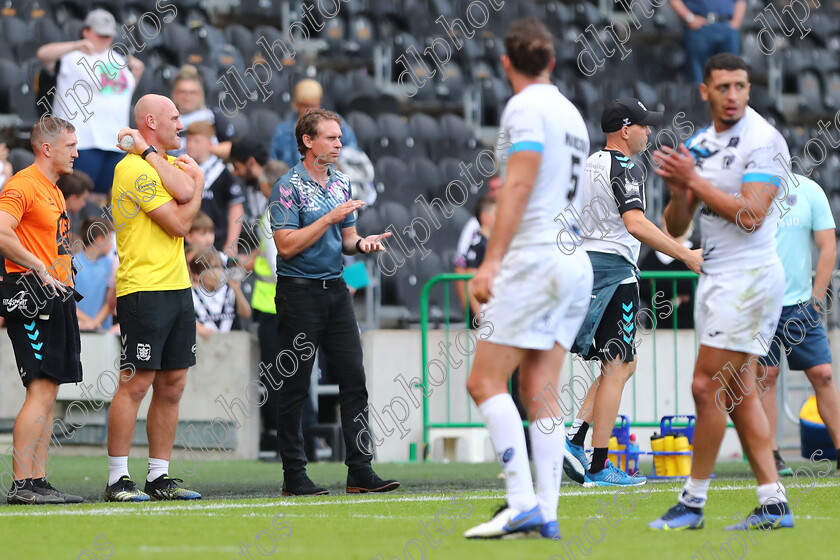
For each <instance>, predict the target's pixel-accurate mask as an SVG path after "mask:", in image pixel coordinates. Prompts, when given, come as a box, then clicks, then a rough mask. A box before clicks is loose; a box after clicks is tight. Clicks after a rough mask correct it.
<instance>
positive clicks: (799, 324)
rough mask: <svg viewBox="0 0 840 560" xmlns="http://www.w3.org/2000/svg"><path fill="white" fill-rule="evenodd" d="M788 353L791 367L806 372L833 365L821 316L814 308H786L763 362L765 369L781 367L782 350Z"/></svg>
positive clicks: (789, 306) (795, 306)
mask: <svg viewBox="0 0 840 560" xmlns="http://www.w3.org/2000/svg"><path fill="white" fill-rule="evenodd" d="M782 346H784V348H785V352H786V353H787V354H786V355H787V360H788V366H790V369H792V370H794V371H803V370H806V369H810V368H812V367H814V366H818V365H820V364H830V363H831V349H830V348H829V347H828V339H827V338H826V336H825V328H823V325H822V321H821V320H820V315H819V313H818V312H817V311H816V310H815V309H814V307H813V306H812V305H810V304H807V303H804V304H802V305H786V306H784V307H782V316H781V318H780V319H779V324H778V325H777V326H776V334H775V335H774V336H773V339H772V340H771V341H770V352H769V353H768V354H767V356H765V357H763V358H759V360H760V361H761V364H762V365H765V366H776V367H777V366H778V365H779V357H780V353H781V347H782Z"/></svg>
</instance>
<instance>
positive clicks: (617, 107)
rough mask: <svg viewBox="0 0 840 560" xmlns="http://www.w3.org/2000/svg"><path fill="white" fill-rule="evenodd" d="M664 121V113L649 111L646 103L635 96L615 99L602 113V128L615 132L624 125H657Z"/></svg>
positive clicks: (605, 130)
mask: <svg viewBox="0 0 840 560" xmlns="http://www.w3.org/2000/svg"><path fill="white" fill-rule="evenodd" d="M660 122H662V113H658V112H656V111H648V108H647V107H645V106H644V104H643V103H642V102H641V101H639V100H638V99H635V98H633V97H623V98H621V99H613V101H612V103H610V104H609V106H607V108H606V109H604V113H603V114H602V115H601V130H602V131H604V132H615V131H617V130H621V127H623V126H632V125H634V124H642V125H657V124H659V123H660Z"/></svg>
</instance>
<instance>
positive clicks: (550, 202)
mask: <svg viewBox="0 0 840 560" xmlns="http://www.w3.org/2000/svg"><path fill="white" fill-rule="evenodd" d="M505 50H506V54H505V55H503V56H502V60H501V62H502V66H503V68H504V69H505V72H506V74H507V77H508V80H509V81H510V83H511V85H512V88H513V91H514V94H515V95H514V96H513V97H512V98H511V99H510V101H508V104H507V106H506V107H505V110H504V112H503V113H502V123H501V124H502V133H501V138H502V140H503V142H504V144H505V148H506V149H502V151H501V153H499V159H500V160H502V161H507V170H506V174H505V180H504V186H503V187H502V190H501V193H500V195H499V201H498V207H497V217H496V224H495V227H494V229H493V232H492V233H491V235H490V240H489V242H488V245H487V251H486V253H485V258H484V262H483V263H482V264H481V266H480V267H479V269H478V271H477V272H476V274H475V276H474V277H473V279H472V281H471V282H470V292H471V293H472V294H473V295H474V296H475V298H476V299H477V300H478V301H479V302H480V303H487V305H486V306H485V308H484V311H483V318H482V319H481V322H482V323H488V324H490V325H492V327H493V332H492V334H490V335H489V337H487V340H481V341H479V343H478V348H477V349H476V355H475V364H474V366H473V369H472V372H471V373H470V377H469V379H468V380H467V389H468V390H469V392H470V396H472V398H473V400H474V401H475V403H476V404H477V405H478V408H479V410H480V412H481V415H482V417H483V418H484V420H485V423H486V425H487V429H488V430H489V432H490V437H491V439H492V441H493V445H494V447H495V450H496V453H497V455H498V457H499V461H500V462H501V463H502V467H503V469H504V472H505V484H506V486H507V503H506V504H505V505H504V506H502V507H501V508H500V509H499V511H498V512H497V513H496V515H494V516H493V518H492V519H490V520H489V521H487V522H486V523H482V524H480V525H478V526H476V527H473V528H471V529H469V530H468V531H467V532H466V533H465V534H464V536H465V537H467V538H500V537H502V536H505V535H509V534H512V533H528V532H534V531H539V533H540V534H541V535H542V536H543V537H545V538H552V539H557V538H559V535H560V532H559V529H558V526H557V503H558V498H559V490H560V476H561V473H562V465H563V441H564V435H563V420H562V417H563V415H562V413H561V412H560V411H559V405H558V403H555V402H550V403H549V404H547V405H546V407H547V408H548V410H546V408H541V407H542V404H541V401H540V400H539V399H537V398H536V397H537V396H538V393H539V391H540V390H542V389H543V388H544V387H546V386H551V385H554V386H555V387H557V386H559V382H560V379H559V376H560V372H561V369H562V365H563V361H564V359H565V357H566V352H567V351H568V349H569V348H570V347H571V345H572V341H573V340H574V337H575V333H577V331H578V328H579V327H580V324H581V321H583V316H584V314H585V313H586V309H587V306H588V300H589V292H590V291H591V289H592V267H591V266H590V265H589V259H588V258H587V257H586V255H585V254H584V252H583V251H575V252H572V253H571V254H566V253H564V252H562V251H561V250H560V248H559V247H558V246H557V240H558V236H559V233H560V227H559V225H558V224H556V223H555V221H554V218H555V216H557V215H558V214H559V213H560V212H562V211H563V209H564V208H565V207H566V206H567V205H568V204H569V202H571V201H572V200H574V197H575V191H576V189H577V186H578V185H579V183H580V176H579V172H580V164H581V163H582V162H583V161H584V160H585V159H586V156H587V155H588V153H589V135H588V133H587V129H586V125H585V124H584V121H583V118H582V117H581V115H580V113H579V112H578V110H577V109H576V108H575V106H574V105H573V104H572V103H571V102H570V101H569V100H568V99H566V98H565V97H564V96H563V94H561V93H560V91H559V90H558V89H557V87H556V86H554V85H552V84H551V81H550V74H551V70H552V68H553V67H554V38H553V37H552V36H551V34H550V33H549V31H548V29H547V28H546V27H545V25H543V24H542V23H541V22H539V21H538V20H536V19H533V18H529V19H524V20H518V21H515V22H513V23H512V24H511V25H510V27H509V28H508V31H507V35H506V38H505ZM479 317H482V313H480V314H479ZM516 367H519V371H520V376H521V377H520V384H521V394H522V401H523V403H524V405H525V408H526V410H527V412H528V420H529V421H530V426H529V428H528V430H529V434H530V436H531V450H532V455H533V459H534V463H535V466H536V474H537V491H536V492H534V487H533V481H532V478H531V467H530V464H529V462H528V452H527V450H526V447H525V432H524V430H523V428H522V422H521V420H520V418H519V412H518V411H517V409H516V405H515V404H514V402H513V399H512V398H511V396H510V393H509V392H508V380H509V379H510V376H511V374H512V373H513V370H514V369H515V368H516ZM550 400H551V401H553V399H550Z"/></svg>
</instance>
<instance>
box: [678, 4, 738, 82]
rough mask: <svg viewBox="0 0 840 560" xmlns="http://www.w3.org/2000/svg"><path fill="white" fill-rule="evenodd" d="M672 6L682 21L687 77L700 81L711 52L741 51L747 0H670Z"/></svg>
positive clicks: (736, 52) (693, 80)
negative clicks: (741, 31) (683, 23)
mask: <svg viewBox="0 0 840 560" xmlns="http://www.w3.org/2000/svg"><path fill="white" fill-rule="evenodd" d="M669 3H670V5H671V8H672V9H673V10H674V11H675V12H676V13H677V15H678V16H679V17H680V19H681V20H683V21H684V22H685V29H684V31H683V47H684V48H685V70H686V78H687V79H688V81H689V82H690V83H692V84H701V83H703V66H704V65H705V64H706V61H707V60H708V59H709V58H711V57H712V55H715V54H718V53H727V52H728V53H732V54H739V53H740V52H741V37H740V29H741V23H742V22H743V21H744V13H745V12H746V10H747V2H746V0H670V2H669Z"/></svg>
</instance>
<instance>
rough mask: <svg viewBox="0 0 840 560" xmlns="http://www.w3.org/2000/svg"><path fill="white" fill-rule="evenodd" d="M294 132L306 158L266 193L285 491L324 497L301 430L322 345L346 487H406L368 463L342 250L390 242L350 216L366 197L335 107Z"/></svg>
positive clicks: (358, 357) (309, 117) (363, 397)
mask: <svg viewBox="0 0 840 560" xmlns="http://www.w3.org/2000/svg"><path fill="white" fill-rule="evenodd" d="M295 138H296V139H297V145H298V151H300V153H301V155H302V156H303V160H302V161H301V162H300V163H298V164H297V165H295V166H294V167H293V168H292V169H291V170H290V171H289V172H288V173H286V174H285V175H283V176H282V177H281V178H280V180H279V181H278V182H277V185H275V186H274V188H273V190H272V192H271V197H270V199H269V213H270V219H271V229H272V230H273V232H274V242H275V243H276V244H277V252H278V256H277V295H276V298H275V302H276V305H277V318H278V321H279V327H278V332H279V336H280V344H279V345H278V347H279V348H283V350H282V351H281V353H280V354H279V355H278V357H277V360H276V363H275V364H274V365H275V366H276V368H277V370H279V373H280V375H279V376H275V378H274V380H273V381H274V382H275V383H277V384H278V385H280V386H279V387H278V389H279V411H278V413H279V427H278V434H277V435H278V438H279V449H280V457H281V458H282V460H283V475H284V481H283V495H284V496H301V495H315V494H326V493H327V490H326V489H325V488H321V487H318V486H316V485H315V484H314V483H313V482H312V481H311V480H310V479H309V477H308V476H307V475H306V454H305V453H304V448H303V437H302V433H301V406H302V405H303V402H304V399H306V398H307V396H308V393H309V382H310V373H311V371H312V364H313V361H314V358H315V349H316V348H318V347H320V348H321V359H324V360H326V362H327V364H328V366H329V370H330V373H331V374H332V375H334V376H335V378H336V379H337V380H338V383H339V395H338V400H339V404H340V406H341V425H342V429H343V431H344V443H345V447H346V448H347V460H346V461H345V463H346V464H347V469H348V473H347V492H388V491H390V490H394V489H396V488H398V487H399V485H400V483H399V482H397V481H396V480H382V479H381V478H379V476H377V474H376V473H375V472H373V468H372V467H371V464H370V463H371V459H372V457H373V443H372V442H371V441H370V439H369V438H365V437H364V436H365V434H366V433H367V431H366V429H365V428H366V426H367V425H368V422H367V412H366V407H367V403H368V395H367V389H366V388H365V370H364V366H363V365H362V343H361V339H360V337H359V328H358V325H357V324H356V315H355V313H354V311H353V300H352V299H351V297H350V292H349V291H348V290H347V285H346V284H345V283H344V280H343V279H342V271H343V268H344V267H343V265H342V260H341V254H342V253H344V254H345V255H355V254H357V253H370V252H373V251H384V250H385V248H384V247H383V244H382V243H381V240H380V238H379V237H378V236H376V235H371V236H368V237H361V236H360V235H359V234H357V233H356V218H355V214H354V212H355V210H357V209H358V208H360V207H361V206H363V205H364V203H363V202H360V201H357V200H351V198H350V180H349V179H348V178H347V176H346V175H344V174H343V173H340V172H338V171H336V170H335V168H334V164H335V162H336V160H337V159H338V154H339V152H340V151H341V119H340V118H339V117H338V116H337V115H336V114H335V113H332V112H330V111H326V110H322V109H316V110H313V111H310V112H308V113H306V114H304V115H303V116H302V117H300V119H298V122H297V125H296V126H295ZM389 235H390V234H389V233H385V234H383V235H382V236H381V237H382V238H385V237H388V236H389ZM275 373H277V371H276V370H275Z"/></svg>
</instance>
